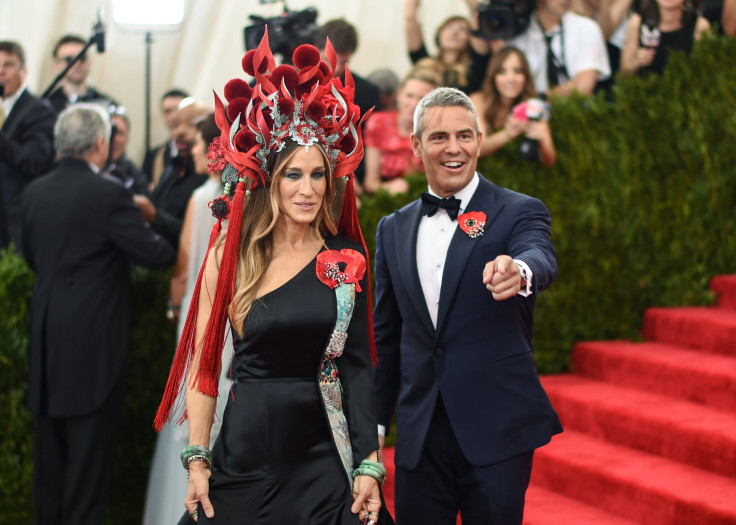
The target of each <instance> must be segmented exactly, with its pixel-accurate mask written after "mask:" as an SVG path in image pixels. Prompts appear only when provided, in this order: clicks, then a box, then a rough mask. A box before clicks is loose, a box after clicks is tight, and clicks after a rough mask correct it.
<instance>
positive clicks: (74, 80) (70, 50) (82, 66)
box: [49, 35, 120, 113]
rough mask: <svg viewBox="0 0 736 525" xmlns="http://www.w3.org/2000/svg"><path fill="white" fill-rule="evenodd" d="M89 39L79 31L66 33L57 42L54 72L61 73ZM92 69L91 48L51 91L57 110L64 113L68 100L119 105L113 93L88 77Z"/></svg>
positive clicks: (72, 102) (70, 101)
mask: <svg viewBox="0 0 736 525" xmlns="http://www.w3.org/2000/svg"><path fill="white" fill-rule="evenodd" d="M86 44H87V41H86V40H85V39H84V38H82V37H81V36H79V35H64V36H62V37H61V38H60V39H59V40H58V41H57V42H56V45H54V49H53V51H52V53H51V56H52V57H53V59H54V74H55V75H58V74H59V73H61V72H62V71H64V69H66V67H67V66H68V65H69V64H71V63H72V60H74V58H75V57H76V56H77V55H78V54H79V53H80V52H81V51H82V49H84V46H85V45H86ZM91 70H92V51H91V50H88V51H87V52H86V53H85V54H84V55H82V57H81V58H80V59H79V60H78V61H77V62H76V63H75V64H74V66H72V68H71V69H70V70H69V71H68V72H67V74H66V76H65V77H64V78H63V79H62V80H61V84H60V85H59V87H58V88H56V89H55V90H54V91H53V93H51V95H49V102H51V105H52V106H54V109H55V110H56V112H57V113H61V112H62V111H63V110H64V108H66V107H67V106H68V105H69V104H76V103H79V102H94V103H96V104H100V105H101V106H109V105H113V106H119V105H120V104H119V103H118V102H116V101H115V100H114V99H113V98H112V97H111V96H110V95H107V94H106V93H103V92H102V91H99V90H98V89H96V88H95V87H94V86H92V84H91V83H90V81H89V74H90V72H91Z"/></svg>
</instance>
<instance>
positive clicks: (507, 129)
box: [470, 46, 557, 167]
mask: <svg viewBox="0 0 736 525" xmlns="http://www.w3.org/2000/svg"><path fill="white" fill-rule="evenodd" d="M535 95H536V90H535V89H534V79H533V78H532V74H531V71H530V70H529V63H528V62H527V60H526V57H525V56H524V53H522V52H521V51H520V50H519V49H517V48H515V47H513V46H506V47H504V48H503V49H501V50H500V51H498V52H496V53H495V54H494V55H493V58H492V59H491V62H490V64H489V65H488V74H487V75H486V79H485V82H484V84H483V91H479V92H477V93H473V94H472V95H471V96H470V98H471V100H472V101H473V104H475V107H476V108H477V109H478V114H479V115H481V119H480V120H481V123H480V124H481V131H482V132H483V143H482V144H481V147H480V156H481V157H486V156H488V155H490V154H492V153H494V152H496V151H498V150H499V149H501V148H502V147H504V146H505V145H506V144H508V143H509V142H511V141H513V140H514V139H516V138H517V137H518V136H520V135H524V136H525V137H527V138H529V139H532V140H536V141H537V143H538V158H539V160H540V162H541V163H542V164H544V165H545V166H547V167H550V166H552V165H554V163H555V161H556V160H557V152H556V151H555V145H554V142H553V141H552V132H551V131H550V127H549V122H548V121H547V120H546V119H544V118H540V119H538V120H530V119H527V118H518V116H517V115H515V114H514V111H513V109H514V107H515V106H517V105H518V104H520V103H522V102H524V101H526V100H529V99H531V98H533V97H534V96H535Z"/></svg>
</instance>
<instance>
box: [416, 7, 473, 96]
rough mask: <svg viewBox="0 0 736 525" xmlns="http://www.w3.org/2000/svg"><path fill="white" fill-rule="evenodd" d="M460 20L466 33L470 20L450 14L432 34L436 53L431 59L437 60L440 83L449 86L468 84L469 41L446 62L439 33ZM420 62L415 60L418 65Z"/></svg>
mask: <svg viewBox="0 0 736 525" xmlns="http://www.w3.org/2000/svg"><path fill="white" fill-rule="evenodd" d="M458 20H461V21H463V22H465V23H466V24H467V26H468V33H470V22H468V19H467V18H465V17H464V16H458V15H455V16H451V17H449V18H447V19H445V20H444V21H443V22H442V23H441V24H440V26H439V27H438V28H437V31H436V32H435V34H434V41H435V44H436V45H437V54H436V55H435V56H434V57H433V60H435V61H436V62H437V64H436V66H437V69H438V71H439V73H440V75H441V77H442V85H444V86H450V87H461V86H462V87H465V86H467V84H468V72H469V71H470V43H469V42H468V45H467V46H466V48H465V50H463V51H461V52H460V54H459V55H458V57H457V60H455V61H454V62H448V61H447V59H446V57H445V52H444V51H443V50H442V48H441V47H440V33H442V30H443V29H445V27H447V26H448V25H450V24H451V23H453V22H457V21H458ZM419 63H420V62H417V65H419Z"/></svg>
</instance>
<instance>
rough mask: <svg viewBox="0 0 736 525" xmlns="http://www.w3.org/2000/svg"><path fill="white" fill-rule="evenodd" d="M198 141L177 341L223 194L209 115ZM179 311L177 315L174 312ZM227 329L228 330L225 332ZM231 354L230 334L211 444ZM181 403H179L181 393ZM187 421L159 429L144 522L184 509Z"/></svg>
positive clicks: (181, 256)
mask: <svg viewBox="0 0 736 525" xmlns="http://www.w3.org/2000/svg"><path fill="white" fill-rule="evenodd" d="M197 127H198V129H199V133H198V134H197V141H196V143H195V145H194V147H193V149H192V158H193V161H194V167H195V170H196V172H197V173H209V177H208V179H207V181H206V182H205V183H204V184H202V185H201V186H200V187H199V188H197V189H196V190H195V191H194V192H193V193H192V196H191V198H190V199H189V204H188V205H187V211H186V215H185V216H184V224H183V227H182V232H181V239H180V242H179V253H178V256H177V261H176V266H175V268H174V273H173V275H172V277H171V290H170V306H169V317H170V318H171V319H172V320H174V319H177V318H178V325H177V341H178V339H179V338H180V337H181V333H182V330H183V328H184V322H185V321H186V313H187V311H189V302H190V300H191V298H192V293H193V290H194V285H195V283H196V282H197V274H198V272H199V268H200V267H201V266H202V261H203V260H204V258H205V255H206V254H207V246H208V244H209V239H210V234H211V232H212V226H213V225H214V224H215V222H216V219H215V218H214V217H213V216H212V212H211V211H210V208H209V206H208V204H209V203H210V202H211V201H213V200H214V199H216V198H217V197H220V196H221V195H222V192H223V183H222V167H224V165H225V164H224V162H222V163H217V162H213V163H212V164H210V165H209V166H208V163H209V162H210V161H211V160H212V161H217V160H218V159H217V158H216V153H211V154H210V155H209V158H208V151H209V150H214V149H216V147H215V148H211V147H210V145H211V144H212V143H213V141H214V139H215V138H216V137H219V136H220V130H219V128H218V127H217V124H216V123H215V117H214V114H210V115H209V116H208V117H206V118H205V119H204V120H202V121H201V122H200V123H199V124H198V125H197ZM179 312H182V315H179ZM228 333H229V331H228ZM232 355H233V347H232V337H231V336H230V335H228V336H227V338H226V340H225V349H224V350H223V352H222V368H221V372H220V384H219V389H218V390H219V392H220V396H219V398H218V400H217V414H216V418H215V422H214V424H213V425H212V431H211V435H210V442H214V441H215V438H216V437H217V435H218V433H219V431H220V426H221V424H222V412H223V410H224V409H225V405H226V403H227V395H228V392H229V391H230V384H231V380H230V361H231V359H232ZM180 401H181V403H182V404H183V403H184V399H183V394H182V398H181V400H180ZM188 441H189V425H188V423H187V422H184V423H183V424H182V425H167V426H166V427H164V429H163V430H162V431H161V432H160V433H159V435H158V438H157V440H156V449H155V452H154V455H153V462H152V463H151V471H150V474H149V478H148V490H147V493H146V505H145V511H144V514H143V525H165V524H169V523H172V524H173V523H176V522H177V521H179V518H180V517H181V515H182V513H183V511H184V509H183V507H184V503H183V501H184V500H183V495H184V494H186V491H187V477H186V475H185V473H184V471H183V470H182V468H181V460H180V458H179V453H180V452H181V450H182V449H183V448H185V447H186V446H187V445H188Z"/></svg>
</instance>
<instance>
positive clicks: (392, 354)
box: [374, 177, 562, 469]
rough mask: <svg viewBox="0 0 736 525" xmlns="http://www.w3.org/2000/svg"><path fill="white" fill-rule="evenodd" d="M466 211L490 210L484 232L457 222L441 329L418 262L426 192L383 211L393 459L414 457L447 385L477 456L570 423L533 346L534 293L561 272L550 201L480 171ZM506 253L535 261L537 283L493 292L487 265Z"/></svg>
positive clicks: (379, 387)
mask: <svg viewBox="0 0 736 525" xmlns="http://www.w3.org/2000/svg"><path fill="white" fill-rule="evenodd" d="M464 211H465V212H470V211H477V212H480V211H482V212H484V213H485V214H486V216H487V219H486V227H485V233H484V235H483V236H481V237H477V238H471V237H470V236H468V235H467V234H466V233H465V232H463V231H462V230H461V229H460V228H457V231H456V232H455V234H454V236H453V238H452V241H451V243H450V246H449V249H448V252H447V259H446V262H445V268H444V271H443V275H442V285H441V292H440V304H439V312H438V319H437V328H436V329H435V327H434V326H433V325H432V321H431V319H430V316H429V311H428V309H427V305H426V302H425V300H424V295H423V292H422V286H421V283H420V281H419V275H418V271H417V264H416V245H417V230H418V227H419V221H420V219H421V217H422V212H421V203H420V201H415V202H413V203H411V204H409V205H408V206H406V207H404V208H403V209H401V210H399V211H397V212H395V213H393V214H392V215H390V216H388V217H385V218H383V219H382V220H381V222H380V223H379V225H378V230H377V233H376V254H375V279H376V306H375V313H374V322H375V333H376V344H377V347H378V354H379V366H378V367H377V369H376V374H375V385H376V399H377V405H378V422H379V424H382V425H385V426H386V428H387V429H388V428H389V427H390V425H391V420H392V417H393V414H394V410H395V409H396V407H397V404H398V418H397V426H398V428H397V434H396V438H397V446H396V464H397V465H399V466H401V467H403V468H407V469H412V468H414V467H415V466H416V465H417V462H418V461H419V457H420V455H421V452H422V447H423V444H424V438H425V436H426V434H427V429H428V427H429V424H430V422H431V419H432V414H433V412H434V408H435V405H436V402H437V396H438V394H441V395H442V400H443V402H444V404H445V408H446V410H447V414H448V416H449V419H450V422H451V424H452V428H453V430H454V433H455V436H456V437H457V441H458V443H459V445H460V448H461V450H462V451H463V453H464V455H465V457H466V458H467V459H468V461H470V463H472V464H474V465H487V464H491V463H495V462H498V461H501V460H504V459H506V458H509V457H511V456H514V455H516V454H519V453H522V452H526V451H530V450H533V449H535V448H537V447H540V446H542V445H544V444H546V443H548V442H549V440H550V439H551V436H552V435H553V434H556V433H559V432H561V431H562V426H561V425H560V422H559V419H558V418H557V414H556V413H555V411H554V409H553V408H552V405H551V404H550V401H549V398H548V397H547V395H546V393H545V392H544V390H543V388H542V386H541V383H540V381H539V376H538V374H537V371H536V366H535V362H534V357H533V355H532V316H533V311H534V304H535V301H536V297H537V293H538V292H539V291H540V290H543V289H544V288H546V287H548V286H549V285H550V284H551V283H552V281H553V280H554V279H555V277H556V276H557V263H556V254H555V251H554V247H553V246H552V243H551V241H550V236H551V228H550V216H549V212H548V211H547V208H546V207H545V206H544V204H542V202H541V201H539V200H537V199H533V198H531V197H528V196H526V195H521V194H519V193H515V192H513V191H510V190H507V189H504V188H501V187H499V186H495V185H493V184H491V183H490V182H488V181H487V180H485V179H484V178H483V177H480V184H479V185H478V188H477V190H476V191H475V193H474V195H473V196H472V198H471V199H470V201H469V202H468V203H467V206H466V207H465V210H464ZM498 255H510V256H511V257H513V258H515V259H520V260H522V261H524V262H525V263H526V264H527V265H528V266H529V267H530V269H531V270H532V272H533V280H532V285H533V293H532V295H530V296H529V297H522V296H519V295H517V296H515V297H513V298H511V299H508V300H506V301H495V300H494V299H493V297H492V296H491V293H490V292H489V291H488V290H487V289H486V287H485V285H484V284H483V282H482V279H483V277H482V274H483V268H484V266H485V265H486V263H487V262H489V261H492V260H494V259H495V258H496V257H497V256H498Z"/></svg>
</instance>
